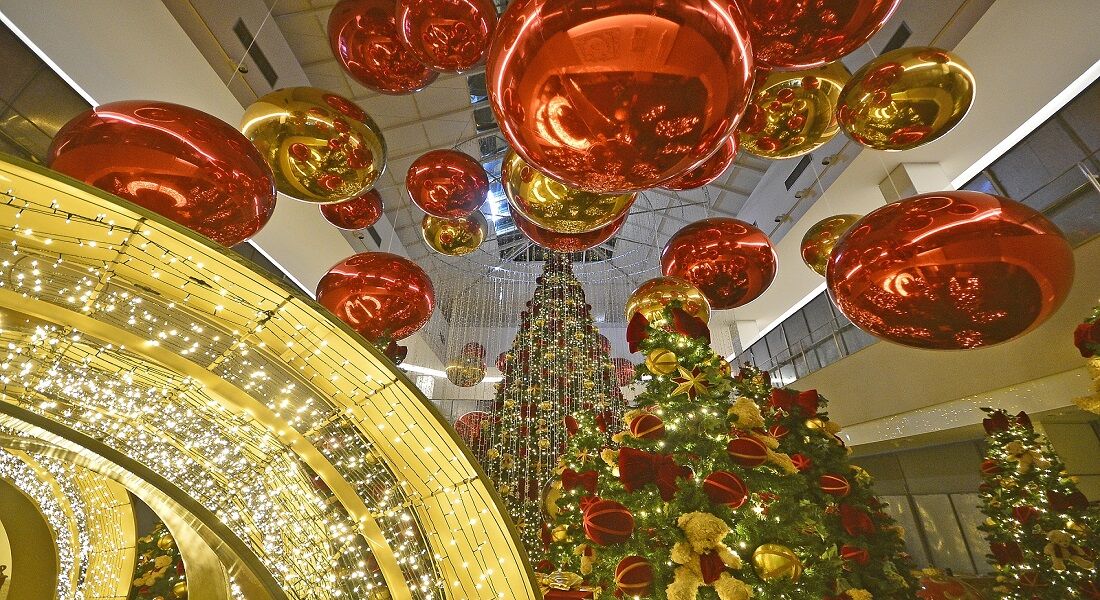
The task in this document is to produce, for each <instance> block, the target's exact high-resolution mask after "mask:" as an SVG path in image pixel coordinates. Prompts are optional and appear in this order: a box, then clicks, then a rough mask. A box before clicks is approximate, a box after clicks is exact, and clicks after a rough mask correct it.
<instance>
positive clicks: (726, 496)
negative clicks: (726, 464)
mask: <svg viewBox="0 0 1100 600" xmlns="http://www.w3.org/2000/svg"><path fill="white" fill-rule="evenodd" d="M703 492H705V493H706V495H707V498H710V501H711V502H713V503H715V504H723V505H725V506H728V507H730V508H732V509H738V508H741V506H742V505H743V504H745V501H746V500H748V498H749V488H748V487H746V486H745V482H744V481H742V480H741V478H740V477H738V476H737V475H736V474H735V473H731V472H729V471H715V472H713V473H711V474H710V475H707V478H706V479H704V480H703Z"/></svg>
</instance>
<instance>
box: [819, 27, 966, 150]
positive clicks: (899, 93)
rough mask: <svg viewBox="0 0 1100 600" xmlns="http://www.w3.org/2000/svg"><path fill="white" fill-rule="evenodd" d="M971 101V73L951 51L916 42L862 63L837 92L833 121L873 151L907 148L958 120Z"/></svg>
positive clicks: (914, 145) (920, 144)
mask: <svg viewBox="0 0 1100 600" xmlns="http://www.w3.org/2000/svg"><path fill="white" fill-rule="evenodd" d="M973 102H974V75H973V74H972V73H971V72H970V67H968V66H966V63H964V62H963V61H962V59H960V58H959V57H958V56H956V55H955V54H953V53H951V52H948V51H946V50H941V49H939V48H931V47H927V46H916V47H912V48H900V49H898V50H894V51H892V52H887V53H886V54H883V55H882V56H880V57H878V58H876V59H875V60H872V61H871V62H869V63H867V64H866V65H864V66H863V68H862V69H860V70H859V71H857V72H856V74H855V75H853V76H852V79H851V80H850V81H849V82H848V84H847V85H845V86H844V90H843V91H841V93H840V100H839V105H838V107H837V113H836V117H837V121H838V122H839V123H840V127H841V128H842V129H844V132H845V133H846V134H848V136H849V137H851V138H852V139H853V140H855V141H856V142H858V143H859V144H862V145H864V146H867V147H868V148H874V149H876V150H909V149H911V148H916V147H917V146H922V145H924V144H927V143H928V142H931V141H933V140H935V139H937V138H939V137H940V136H942V135H943V134H945V133H947V132H948V131H950V130H951V129H952V128H953V127H955V126H956V125H958V124H959V121H962V118H963V117H964V116H965V115H966V112H967V111H968V110H970V105H971V104H973Z"/></svg>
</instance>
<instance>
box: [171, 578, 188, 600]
mask: <svg viewBox="0 0 1100 600" xmlns="http://www.w3.org/2000/svg"><path fill="white" fill-rule="evenodd" d="M186 598H187V581H177V582H176V583H174V584H172V600H186Z"/></svg>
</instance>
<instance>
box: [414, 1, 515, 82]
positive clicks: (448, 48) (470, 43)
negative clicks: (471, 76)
mask: <svg viewBox="0 0 1100 600" xmlns="http://www.w3.org/2000/svg"><path fill="white" fill-rule="evenodd" d="M496 24H497V9H496V7H495V6H493V3H492V2H490V1H489V0H398V2H397V35H398V37H399V38H400V39H401V42H402V43H404V44H405V46H406V47H408V49H409V51H410V52H412V55H413V56H415V57H416V59H417V60H418V61H420V62H421V63H424V64H425V65H427V66H428V67H430V68H432V69H434V70H436V71H448V72H452V73H457V72H459V71H465V70H467V69H471V68H473V67H475V66H477V65H478V64H480V63H481V61H483V60H485V55H486V54H487V53H488V52H489V41H490V39H491V38H492V36H493V28H494V27H496Z"/></svg>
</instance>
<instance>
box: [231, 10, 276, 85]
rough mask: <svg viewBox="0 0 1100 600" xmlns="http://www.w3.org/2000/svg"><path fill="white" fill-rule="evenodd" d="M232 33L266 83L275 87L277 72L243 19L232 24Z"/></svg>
mask: <svg viewBox="0 0 1100 600" xmlns="http://www.w3.org/2000/svg"><path fill="white" fill-rule="evenodd" d="M233 33H235V34H237V39H238V40H240V41H241V44H243V45H244V48H245V50H247V51H248V56H249V58H251V59H252V62H254V63H256V68H257V69H259V70H260V73H262V74H263V76H264V79H266V80H267V84H268V85H270V86H271V87H275V82H276V81H278V80H279V74H278V73H276V72H275V69H274V67H272V66H271V61H269V60H267V56H266V55H265V54H264V51H263V50H260V45H259V44H257V43H256V38H254V37H252V32H251V31H249V30H248V26H247V25H245V24H244V20H243V19H237V23H236V24H234V25H233Z"/></svg>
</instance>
